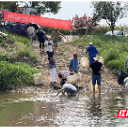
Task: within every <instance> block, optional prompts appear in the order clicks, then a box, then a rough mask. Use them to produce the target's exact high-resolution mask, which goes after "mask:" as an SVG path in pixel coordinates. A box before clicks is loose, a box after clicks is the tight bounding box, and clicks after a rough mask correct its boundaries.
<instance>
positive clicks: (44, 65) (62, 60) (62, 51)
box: [33, 41, 124, 91]
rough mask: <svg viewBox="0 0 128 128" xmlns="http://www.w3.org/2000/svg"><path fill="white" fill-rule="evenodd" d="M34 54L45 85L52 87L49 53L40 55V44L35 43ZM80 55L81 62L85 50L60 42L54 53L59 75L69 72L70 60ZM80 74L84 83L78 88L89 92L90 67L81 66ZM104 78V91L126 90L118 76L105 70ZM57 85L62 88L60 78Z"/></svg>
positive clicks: (55, 86)
mask: <svg viewBox="0 0 128 128" xmlns="http://www.w3.org/2000/svg"><path fill="white" fill-rule="evenodd" d="M33 47H34V52H35V54H37V56H38V57H39V61H40V62H39V64H38V65H37V66H36V67H37V68H38V69H41V70H42V71H43V82H44V83H43V85H49V86H50V71H49V69H48V56H47V53H40V49H39V42H38V41H35V42H34V43H33ZM74 52H77V53H78V59H79V60H80V59H81V58H82V57H84V56H85V49H82V48H78V47H76V46H73V45H71V44H69V43H62V42H59V44H58V48H57V52H56V53H54V58H55V60H56V71H57V74H58V73H59V72H60V71H62V70H68V69H69V68H68V63H69V60H70V59H71V58H72V57H73V53H74ZM79 72H81V73H82V81H81V82H80V84H79V87H78V88H82V89H84V90H85V89H86V90H89V87H90V86H91V73H90V72H89V70H88V67H82V65H81V64H79ZM101 78H102V83H101V84H102V85H101V89H102V90H104V91H111V90H124V86H122V85H119V84H118V81H117V76H115V75H113V74H112V72H111V71H110V70H109V69H107V68H106V67H105V68H104V71H103V72H102V75H101ZM56 81H57V84H56V85H54V86H53V87H54V88H60V85H59V83H60V81H59V79H58V77H56Z"/></svg>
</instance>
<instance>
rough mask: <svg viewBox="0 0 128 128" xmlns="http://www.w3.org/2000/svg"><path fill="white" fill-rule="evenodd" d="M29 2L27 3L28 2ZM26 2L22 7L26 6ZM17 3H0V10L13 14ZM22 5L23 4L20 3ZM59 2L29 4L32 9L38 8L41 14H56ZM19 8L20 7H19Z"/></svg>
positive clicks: (33, 2)
mask: <svg viewBox="0 0 128 128" xmlns="http://www.w3.org/2000/svg"><path fill="white" fill-rule="evenodd" d="M28 2H29V1H28ZM28 2H24V3H25V4H22V5H23V6H26V7H27V6H28ZM17 3H18V1H14V2H0V5H1V8H2V7H3V8H8V9H10V10H11V11H12V12H15V11H16V10H17V6H18V5H17ZM22 3H23V2H22ZM60 4H61V2H59V1H56V2H55V1H42V2H41V1H38V2H36V1H32V2H30V5H31V7H34V8H38V9H40V11H41V13H42V14H45V13H53V14H56V13H58V11H59V9H60V8H61V7H60ZM19 6H20V5H19Z"/></svg>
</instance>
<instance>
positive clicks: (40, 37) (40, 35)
mask: <svg viewBox="0 0 128 128" xmlns="http://www.w3.org/2000/svg"><path fill="white" fill-rule="evenodd" d="M35 35H36V36H37V37H38V40H39V48H40V52H43V51H44V42H45V37H46V36H45V34H44V32H43V31H41V28H39V29H38V32H37V33H36V34H35ZM35 35H34V36H35Z"/></svg>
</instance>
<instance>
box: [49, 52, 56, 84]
mask: <svg viewBox="0 0 128 128" xmlns="http://www.w3.org/2000/svg"><path fill="white" fill-rule="evenodd" d="M48 60H49V64H48V68H49V69H50V84H51V85H53V84H56V64H55V59H54V58H53V54H52V55H51V56H50V57H49V58H48Z"/></svg>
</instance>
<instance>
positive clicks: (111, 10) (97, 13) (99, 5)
mask: <svg viewBox="0 0 128 128" xmlns="http://www.w3.org/2000/svg"><path fill="white" fill-rule="evenodd" d="M92 6H93V8H94V9H93V20H94V21H100V20H101V19H104V20H106V23H107V24H108V25H109V27H110V29H111V31H112V34H113V31H114V28H115V23H116V22H117V20H118V19H121V18H123V17H126V16H127V11H128V3H127V2H119V1H118V2H113V1H108V2H104V1H94V2H92Z"/></svg>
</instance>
